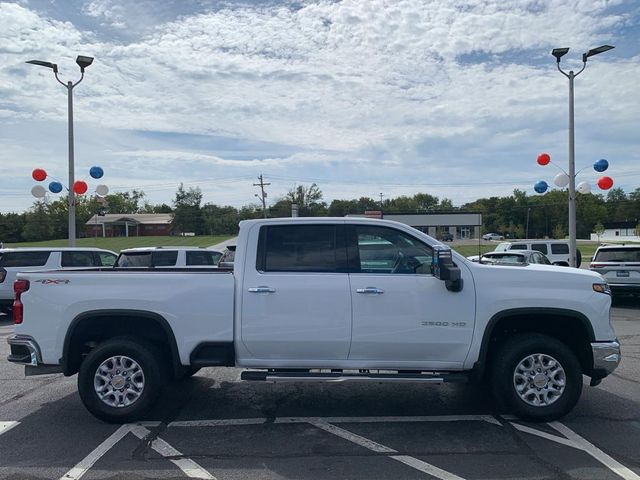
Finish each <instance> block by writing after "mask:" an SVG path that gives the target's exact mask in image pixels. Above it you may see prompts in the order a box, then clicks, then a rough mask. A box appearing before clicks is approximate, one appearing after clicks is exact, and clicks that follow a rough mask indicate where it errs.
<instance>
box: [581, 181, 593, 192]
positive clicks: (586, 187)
mask: <svg viewBox="0 0 640 480" xmlns="http://www.w3.org/2000/svg"><path fill="white" fill-rule="evenodd" d="M578 191H579V192H580V193H584V194H587V193H591V185H589V182H580V183H579V184H578Z"/></svg>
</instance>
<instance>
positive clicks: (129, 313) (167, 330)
mask: <svg viewBox="0 0 640 480" xmlns="http://www.w3.org/2000/svg"><path fill="white" fill-rule="evenodd" d="M99 317H142V318H146V319H149V320H153V321H154V322H156V323H157V324H158V325H159V326H160V327H161V328H162V330H163V331H164V334H165V336H166V337H167V340H168V342H169V349H170V350H171V365H172V367H173V371H174V373H176V372H178V371H179V370H180V367H181V366H182V365H181V363H180V354H179V352H178V344H177V342H176V337H175V335H174V333H173V329H172V328H171V325H169V322H168V321H167V320H166V319H165V318H164V317H163V316H162V315H160V314H158V313H155V312H149V311H146V310H129V309H103V310H89V311H87V312H83V313H81V314H80V315H78V316H76V317H75V318H74V319H73V320H72V321H71V323H70V324H69V328H67V332H66V334H65V337H64V343H63V345H62V358H61V359H60V364H61V365H62V371H63V373H64V374H65V376H70V375H73V373H75V372H72V371H71V365H70V362H69V348H70V346H71V345H70V343H71V338H72V337H73V333H74V332H75V330H76V328H78V326H79V325H80V324H81V323H82V322H83V321H84V320H88V319H93V318H99Z"/></svg>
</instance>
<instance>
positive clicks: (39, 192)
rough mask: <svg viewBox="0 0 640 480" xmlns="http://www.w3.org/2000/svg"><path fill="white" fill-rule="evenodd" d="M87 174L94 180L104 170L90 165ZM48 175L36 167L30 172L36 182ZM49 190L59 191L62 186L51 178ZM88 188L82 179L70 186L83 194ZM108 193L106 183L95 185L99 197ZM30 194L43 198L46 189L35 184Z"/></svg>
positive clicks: (102, 174)
mask: <svg viewBox="0 0 640 480" xmlns="http://www.w3.org/2000/svg"><path fill="white" fill-rule="evenodd" d="M89 175H90V176H91V178H95V179H96V180H97V179H99V178H102V177H103V176H104V170H103V169H102V167H97V166H96V167H91V168H90V169H89ZM47 177H48V175H47V172H46V170H44V169H42V168H36V169H34V170H33V172H31V178H33V179H34V180H35V181H36V182H44V181H45V180H46V179H47ZM48 188H49V191H50V192H51V193H60V192H61V191H62V190H63V189H64V186H63V185H62V183H60V182H59V181H57V180H55V179H52V181H51V182H49V185H48ZM87 190H89V185H87V182H85V181H84V180H76V181H75V182H73V185H72V186H71V191H72V192H73V193H75V194H76V195H84V194H85V193H87ZM108 193H109V187H107V186H106V185H103V184H100V185H98V186H97V187H96V195H98V196H100V197H104V196H105V195H107V194H108ZM31 194H32V195H33V196H34V197H36V198H43V197H44V196H45V195H46V194H47V190H46V189H45V188H44V187H43V186H42V185H36V186H35V187H33V188H32V189H31Z"/></svg>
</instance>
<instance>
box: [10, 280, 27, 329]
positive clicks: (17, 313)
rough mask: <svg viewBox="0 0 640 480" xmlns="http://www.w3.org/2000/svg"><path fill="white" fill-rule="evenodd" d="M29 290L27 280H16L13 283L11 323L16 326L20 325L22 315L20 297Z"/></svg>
mask: <svg viewBox="0 0 640 480" xmlns="http://www.w3.org/2000/svg"><path fill="white" fill-rule="evenodd" d="M27 290H29V280H16V281H15V282H13V292H14V293H15V294H16V297H15V300H14V301H13V310H12V312H11V313H12V315H13V323H15V324H16V325H18V324H20V323H22V314H23V307H22V301H21V298H20V296H21V295H22V294H23V293H24V292H26V291H27Z"/></svg>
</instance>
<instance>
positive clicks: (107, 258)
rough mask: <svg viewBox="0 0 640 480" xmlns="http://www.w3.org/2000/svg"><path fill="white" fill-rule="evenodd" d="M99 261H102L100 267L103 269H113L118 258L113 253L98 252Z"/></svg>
mask: <svg viewBox="0 0 640 480" xmlns="http://www.w3.org/2000/svg"><path fill="white" fill-rule="evenodd" d="M97 255H98V259H99V260H100V263H99V265H100V266H102V267H113V265H114V264H115V263H116V258H117V257H116V256H115V255H114V254H113V253H108V252H97Z"/></svg>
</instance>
